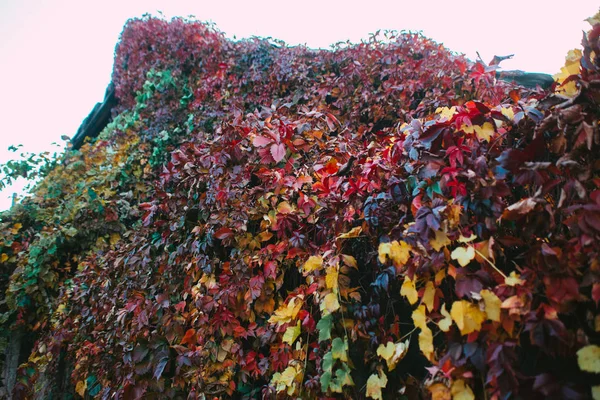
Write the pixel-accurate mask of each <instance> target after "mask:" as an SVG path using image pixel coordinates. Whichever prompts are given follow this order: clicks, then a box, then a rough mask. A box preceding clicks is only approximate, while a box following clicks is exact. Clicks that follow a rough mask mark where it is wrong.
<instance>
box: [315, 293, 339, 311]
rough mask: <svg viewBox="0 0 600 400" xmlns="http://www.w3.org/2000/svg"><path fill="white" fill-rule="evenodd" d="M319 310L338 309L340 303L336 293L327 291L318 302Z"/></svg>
mask: <svg viewBox="0 0 600 400" xmlns="http://www.w3.org/2000/svg"><path fill="white" fill-rule="evenodd" d="M319 307H320V309H321V311H326V312H327V313H332V312H335V311H337V310H339V309H340V303H339V302H338V296H337V293H329V294H327V295H326V296H325V297H324V298H323V301H322V302H321V304H320V306H319Z"/></svg>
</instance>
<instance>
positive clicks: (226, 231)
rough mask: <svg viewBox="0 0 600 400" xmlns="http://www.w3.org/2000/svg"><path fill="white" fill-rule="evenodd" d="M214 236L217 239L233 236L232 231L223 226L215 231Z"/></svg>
mask: <svg viewBox="0 0 600 400" xmlns="http://www.w3.org/2000/svg"><path fill="white" fill-rule="evenodd" d="M214 236H215V237H216V238H217V239H219V240H223V239H227V238H228V237H231V236H233V231H232V230H231V229H229V228H227V227H226V226H224V227H222V228H220V229H219V230H218V231H216V232H215V235H214Z"/></svg>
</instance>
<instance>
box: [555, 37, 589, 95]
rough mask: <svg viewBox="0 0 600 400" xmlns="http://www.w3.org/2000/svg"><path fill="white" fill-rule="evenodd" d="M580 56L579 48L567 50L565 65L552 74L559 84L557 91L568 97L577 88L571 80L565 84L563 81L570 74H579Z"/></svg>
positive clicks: (574, 92)
mask: <svg viewBox="0 0 600 400" xmlns="http://www.w3.org/2000/svg"><path fill="white" fill-rule="evenodd" d="M581 56H582V53H581V50H579V49H574V50H569V52H568V53H567V57H566V61H565V66H564V67H562V68H561V69H560V72H559V73H558V74H555V75H554V80H556V82H557V83H558V84H559V85H560V86H559V87H558V88H557V92H559V93H563V94H565V95H567V96H569V97H573V96H575V95H576V94H577V92H578V91H579V90H578V89H577V85H576V84H575V82H573V81H571V82H568V83H567V84H564V81H565V80H566V79H567V78H569V77H570V76H571V75H577V74H579V70H580V68H581Z"/></svg>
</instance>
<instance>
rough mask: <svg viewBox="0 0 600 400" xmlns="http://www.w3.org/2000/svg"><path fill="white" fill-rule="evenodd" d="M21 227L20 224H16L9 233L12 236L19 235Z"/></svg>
mask: <svg viewBox="0 0 600 400" xmlns="http://www.w3.org/2000/svg"><path fill="white" fill-rule="evenodd" d="M22 227H23V225H22V224H21V223H20V222H17V223H16V224H14V225H13V227H12V228H11V229H10V233H12V234H13V235H16V234H17V233H19V231H20V230H21V228H22Z"/></svg>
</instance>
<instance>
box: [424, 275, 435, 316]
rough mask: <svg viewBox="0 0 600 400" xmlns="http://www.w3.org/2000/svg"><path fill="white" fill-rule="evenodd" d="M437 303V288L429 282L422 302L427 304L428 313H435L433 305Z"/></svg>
mask: <svg viewBox="0 0 600 400" xmlns="http://www.w3.org/2000/svg"><path fill="white" fill-rule="evenodd" d="M434 301H435V286H433V282H431V281H429V282H427V284H426V285H425V292H424V293H423V299H422V300H421V302H422V303H423V304H425V307H427V311H429V312H432V311H433V304H434Z"/></svg>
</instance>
